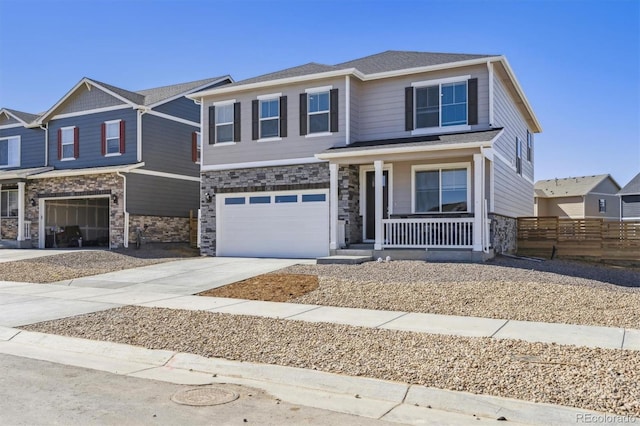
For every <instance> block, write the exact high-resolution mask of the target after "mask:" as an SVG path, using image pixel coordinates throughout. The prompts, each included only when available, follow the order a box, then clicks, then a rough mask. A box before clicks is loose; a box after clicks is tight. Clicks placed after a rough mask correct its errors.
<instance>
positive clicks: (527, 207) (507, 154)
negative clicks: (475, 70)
mask: <svg viewBox="0 0 640 426" xmlns="http://www.w3.org/2000/svg"><path fill="white" fill-rule="evenodd" d="M493 83H494V121H495V123H493V124H494V126H495V127H503V128H504V132H503V134H502V136H501V137H500V138H498V140H497V141H496V142H495V143H494V148H495V150H496V153H497V154H498V155H497V156H496V158H494V160H495V161H494V191H495V194H494V197H495V209H494V212H495V213H498V214H501V215H504V216H509V217H518V216H531V215H533V162H532V161H529V160H527V150H526V147H527V124H526V122H525V120H524V118H523V116H522V114H521V113H520V111H519V110H518V108H517V107H516V105H515V103H514V101H513V99H512V98H511V96H510V95H509V93H508V92H507V90H506V89H505V87H504V84H503V83H502V81H501V80H500V78H499V77H498V75H497V74H495V77H494V82H493ZM516 137H519V138H520V139H521V140H522V142H523V151H522V176H520V175H518V174H517V173H516V169H515V164H516ZM534 157H535V155H534ZM505 162H506V163H505Z"/></svg>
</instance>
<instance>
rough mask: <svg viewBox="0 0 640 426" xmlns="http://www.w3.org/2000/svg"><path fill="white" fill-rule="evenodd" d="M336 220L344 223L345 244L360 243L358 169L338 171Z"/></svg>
mask: <svg viewBox="0 0 640 426" xmlns="http://www.w3.org/2000/svg"><path fill="white" fill-rule="evenodd" d="M338 219H340V220H344V221H345V242H346V243H347V246H348V245H349V244H354V243H359V242H362V216H361V215H360V168H359V167H358V166H354V165H351V166H344V167H340V168H339V169H338Z"/></svg>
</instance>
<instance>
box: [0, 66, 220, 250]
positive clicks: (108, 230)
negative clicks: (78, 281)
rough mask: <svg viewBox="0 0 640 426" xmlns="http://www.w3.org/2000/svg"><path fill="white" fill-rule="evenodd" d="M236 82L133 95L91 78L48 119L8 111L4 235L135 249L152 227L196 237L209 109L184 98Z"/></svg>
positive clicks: (167, 234) (175, 236)
mask: <svg viewBox="0 0 640 426" xmlns="http://www.w3.org/2000/svg"><path fill="white" fill-rule="evenodd" d="M230 82H232V80H231V78H230V77H229V76H222V77H215V78H209V79H205V80H200V81H195V82H190V83H183V84H176V85H172V86H165V87H159V88H154V89H148V90H140V91H135V92H133V91H128V90H124V89H121V88H118V87H115V86H112V85H108V84H105V83H101V82H99V81H96V80H93V79H89V78H83V79H82V80H80V81H79V82H78V83H77V84H76V85H75V86H74V87H73V88H72V89H71V90H70V91H69V92H68V93H67V94H66V95H65V96H64V97H62V98H61V99H60V100H59V101H58V102H57V103H56V104H55V105H53V106H52V107H51V108H49V110H47V111H46V112H44V113H42V114H40V115H39V116H33V115H26V114H19V113H17V112H16V111H12V110H6V109H5V110H2V112H3V114H2V116H0V132H2V133H0V135H1V138H0V152H2V151H1V150H2V147H3V146H4V145H6V146H8V148H7V152H8V155H7V158H8V160H7V161H4V162H3V163H2V164H0V185H2V196H3V198H2V200H3V204H2V207H3V210H2V219H1V220H2V229H3V234H2V238H4V239H15V240H16V241H17V245H18V246H25V245H26V246H31V245H33V246H36V247H40V248H45V247H56V246H64V245H80V244H82V245H84V246H107V247H119V246H123V245H124V246H125V247H126V246H128V243H129V241H130V240H132V238H134V237H135V232H136V229H137V228H146V229H147V231H146V236H147V238H148V240H149V241H162V242H175V241H188V229H189V226H188V217H189V212H190V210H197V209H198V207H199V197H200V195H199V186H200V185H199V182H200V177H199V172H200V133H199V129H200V107H199V106H198V105H196V104H195V103H194V102H193V101H192V100H190V99H187V98H186V97H185V95H188V94H190V93H193V92H195V91H199V90H206V89H211V88H214V87H217V86H220V85H224V84H228V83H230ZM0 157H1V158H3V159H4V157H3V156H2V154H0ZM5 200H6V201H5ZM5 206H6V207H5ZM70 232H73V235H70ZM71 237H73V241H71ZM80 239H81V241H80ZM28 240H31V241H28Z"/></svg>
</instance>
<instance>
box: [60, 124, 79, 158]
mask: <svg viewBox="0 0 640 426" xmlns="http://www.w3.org/2000/svg"><path fill="white" fill-rule="evenodd" d="M76 133H77V132H76V127H63V128H61V129H60V159H61V160H73V159H75V158H76V156H75V151H76V149H75V144H76V137H75V135H76Z"/></svg>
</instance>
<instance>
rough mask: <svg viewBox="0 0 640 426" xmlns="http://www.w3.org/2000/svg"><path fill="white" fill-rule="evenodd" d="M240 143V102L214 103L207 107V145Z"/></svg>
mask: <svg viewBox="0 0 640 426" xmlns="http://www.w3.org/2000/svg"><path fill="white" fill-rule="evenodd" d="M232 142H240V102H236V101H235V99H234V100H229V101H222V102H214V103H213V105H212V106H210V107H209V144H210V145H213V144H223V143H232Z"/></svg>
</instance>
